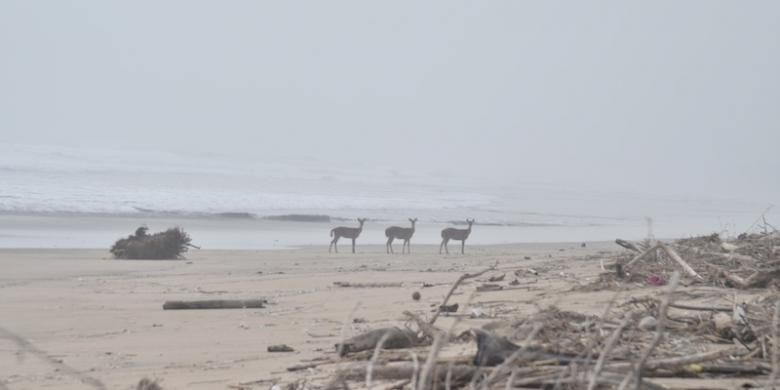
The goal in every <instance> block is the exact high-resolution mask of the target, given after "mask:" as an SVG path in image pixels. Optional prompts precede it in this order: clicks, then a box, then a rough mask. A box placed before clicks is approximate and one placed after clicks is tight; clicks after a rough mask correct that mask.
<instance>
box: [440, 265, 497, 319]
mask: <svg viewBox="0 0 780 390" xmlns="http://www.w3.org/2000/svg"><path fill="white" fill-rule="evenodd" d="M497 266H498V262H496V263H495V264H493V265H492V266H490V267H488V268H486V269H483V270H482V271H479V272H476V273H473V274H472V273H465V274H463V275H461V276H460V277H459V278H458V280H456V281H455V283H453V284H452V287H450V291H449V292H448V293H447V295H446V296H445V297H444V301H442V303H441V305H440V306H439V311H437V312H436V313H434V314H433V317H432V318H431V320H430V321H429V322H428V323H429V324H430V325H433V324H434V323H435V322H436V319H437V318H439V314H441V313H442V311H441V308H442V307H447V302H448V301H449V300H450V297H452V294H453V293H455V290H457V289H458V286H460V284H461V283H463V282H464V281H465V280H468V279H474V278H478V277H480V276H482V275H484V274H486V273H488V272H490V271H493V270H495V269H496V267H497ZM456 310H457V308H456Z"/></svg>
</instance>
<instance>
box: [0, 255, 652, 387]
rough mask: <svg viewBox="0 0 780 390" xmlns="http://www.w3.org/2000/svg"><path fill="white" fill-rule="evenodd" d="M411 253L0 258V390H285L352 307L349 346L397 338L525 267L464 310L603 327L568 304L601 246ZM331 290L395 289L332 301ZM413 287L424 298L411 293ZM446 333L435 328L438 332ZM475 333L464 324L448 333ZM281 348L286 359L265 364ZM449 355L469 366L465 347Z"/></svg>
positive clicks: (329, 345)
mask: <svg viewBox="0 0 780 390" xmlns="http://www.w3.org/2000/svg"><path fill="white" fill-rule="evenodd" d="M453 248H454V246H453ZM346 249H347V246H345V247H344V250H346ZM398 249H400V245H398ZM413 249H414V250H415V253H413V254H412V255H404V256H402V255H399V254H396V255H386V254H385V253H384V247H379V246H370V247H369V246H363V247H360V248H359V252H360V253H358V254H356V255H352V254H347V253H342V254H338V255H336V254H333V255H329V254H328V253H327V249H326V248H325V247H317V248H304V249H296V250H281V251H206V250H203V251H197V250H195V251H192V252H190V253H189V254H188V256H187V257H188V258H187V260H184V261H116V260H110V259H109V258H108V253H107V252H106V251H102V250H43V249H41V250H35V249H26V250H10V249H6V250H0V389H4V388H8V389H14V390H16V389H40V388H57V389H84V388H101V387H100V386H101V385H100V384H98V383H97V382H98V381H99V382H100V383H101V384H102V385H103V386H104V387H103V388H108V389H130V388H132V386H133V384H134V383H137V382H138V380H139V379H140V378H142V377H144V376H147V377H150V378H158V379H160V380H161V384H162V385H163V386H164V387H165V388H166V389H226V388H229V386H230V385H235V384H238V383H242V382H252V381H257V380H270V379H273V378H282V379H285V378H288V379H289V378H290V377H291V376H292V375H301V374H300V373H297V374H290V373H287V372H286V370H285V369H286V368H287V367H289V366H293V365H296V364H300V363H301V362H305V361H306V360H309V359H316V358H320V357H323V356H334V355H335V354H334V348H333V346H334V344H335V343H337V342H338V341H339V340H340V336H339V334H340V333H341V330H342V324H343V323H344V321H345V320H346V319H347V318H348V317H349V315H350V312H351V311H352V310H353V308H354V307H355V306H356V305H358V304H359V307H358V309H357V311H356V312H355V317H358V318H362V319H365V320H366V322H364V323H354V324H350V325H349V327H348V328H347V333H348V334H347V335H348V336H349V335H354V334H356V333H358V332H360V331H363V330H366V329H372V328H376V327H381V326H386V325H400V324H402V323H403V317H402V314H401V313H402V312H403V311H404V310H411V311H415V312H418V313H430V310H431V305H434V304H436V303H437V302H440V301H441V299H442V298H443V296H444V295H445V294H446V292H447V291H448V289H449V288H450V286H451V284H452V282H453V281H454V280H456V279H457V278H458V277H459V276H460V275H461V274H462V273H463V272H465V271H476V270H480V269H483V268H485V267H487V266H489V265H492V264H494V263H496V262H498V266H499V268H509V267H514V268H516V267H532V268H534V269H536V270H538V271H539V277H538V278H537V277H534V276H533V275H531V274H528V275H524V276H523V277H521V278H519V279H520V281H521V282H523V283H527V282H532V281H534V280H538V281H537V282H536V283H534V284H530V285H527V286H525V287H521V288H517V289H512V290H505V291H498V292H485V293H480V294H478V295H476V297H475V298H474V300H473V303H472V307H473V308H478V309H479V310H481V311H482V312H483V313H486V314H488V315H496V314H503V315H522V314H523V313H529V312H531V311H535V310H536V309H537V308H538V307H544V306H547V305H550V304H556V305H559V306H560V307H561V308H563V309H569V310H576V311H579V312H583V313H592V314H600V313H601V312H602V311H603V308H604V306H605V303H606V302H607V301H609V300H610V299H611V298H612V297H613V295H614V293H613V292H609V291H603V292H594V293H583V292H575V291H572V287H573V286H575V285H577V284H578V283H587V282H588V281H590V280H592V279H593V278H595V277H596V275H597V274H598V273H599V272H600V268H599V261H598V259H599V257H601V256H603V255H604V253H606V252H605V251H608V250H616V248H615V246H614V244H611V243H589V244H588V245H587V247H586V248H582V247H580V244H579V243H576V244H575V243H568V244H523V245H506V246H470V247H467V253H466V255H450V256H443V255H438V254H436V252H437V248H436V247H433V246H415V247H414V248H413ZM526 257H529V258H530V259H526ZM486 277H487V275H486ZM486 277H485V278H486ZM506 278H507V279H506V281H509V280H512V279H514V275H513V274H507V276H506ZM483 279H484V278H483ZM336 281H348V282H361V283H370V282H402V283H403V284H404V286H403V287H389V288H343V287H337V286H334V284H333V282H336ZM423 282H425V283H430V284H434V286H433V287H428V288H421V286H422V283H423ZM479 283H480V282H479V281H475V282H470V283H468V284H465V285H464V286H463V287H462V288H461V289H459V291H458V293H456V295H455V296H454V297H453V299H452V303H455V302H457V303H460V304H461V305H463V304H464V303H465V302H466V300H467V299H468V297H469V296H470V295H471V293H472V292H473V291H474V290H475V288H476V286H477V285H478V284H479ZM504 284H505V285H506V283H504ZM650 290H652V289H648V291H644V290H643V289H639V290H634V291H633V292H632V294H643V293H648V292H651V291H650ZM414 291H420V292H421V293H422V299H421V300H420V301H419V302H415V301H413V300H412V299H411V296H412V293H413V292H414ZM258 297H264V298H267V299H268V300H269V301H270V304H269V305H268V307H267V308H263V309H240V310H193V311H163V310H162V304H163V302H164V301H166V300H174V299H231V298H239V299H241V298H258ZM451 321H453V317H443V318H442V320H441V321H440V324H439V325H442V326H446V325H447V324H448V323H451ZM486 321H489V319H467V320H466V321H463V322H461V323H460V324H459V325H458V328H459V329H460V330H465V329H468V328H469V327H473V326H480V325H481V324H483V323H485V322H486ZM14 335H15V336H18V337H19V339H17V340H14V339H13V336H14ZM24 343H29V344H24ZM281 343H284V344H288V345H290V346H292V347H293V348H295V350H296V351H295V352H292V353H268V352H266V348H267V347H268V346H269V345H273V344H281ZM453 348H460V349H461V350H459V351H457V352H459V353H464V354H471V353H472V352H471V351H470V350H469V348H471V349H473V345H461V346H453ZM326 374H327V373H320V375H326ZM90 384H92V385H90ZM269 386H270V384H269V383H268V382H258V383H257V388H268V387H269Z"/></svg>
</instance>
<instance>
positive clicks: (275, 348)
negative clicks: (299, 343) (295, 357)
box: [268, 344, 295, 352]
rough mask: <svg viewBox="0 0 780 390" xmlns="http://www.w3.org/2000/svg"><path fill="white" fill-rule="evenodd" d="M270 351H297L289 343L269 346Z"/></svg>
mask: <svg viewBox="0 0 780 390" xmlns="http://www.w3.org/2000/svg"><path fill="white" fill-rule="evenodd" d="M268 352H295V349H293V347H291V346H289V345H287V344H278V345H271V346H269V347H268Z"/></svg>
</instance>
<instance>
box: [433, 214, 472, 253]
mask: <svg viewBox="0 0 780 390" xmlns="http://www.w3.org/2000/svg"><path fill="white" fill-rule="evenodd" d="M466 223H468V224H469V228H468V229H455V228H446V229H444V230H442V231H441V245H439V254H441V248H444V250H445V251H447V254H448V255H449V254H450V250H449V249H448V248H447V243H449V242H450V240H456V241H460V253H461V254H465V253H466V239H467V238H469V234H471V225H473V224H474V220H473V219H467V220H466Z"/></svg>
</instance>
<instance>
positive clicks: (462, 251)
mask: <svg viewBox="0 0 780 390" xmlns="http://www.w3.org/2000/svg"><path fill="white" fill-rule="evenodd" d="M460 254H461V255H465V254H466V240H463V241H461V242H460Z"/></svg>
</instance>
